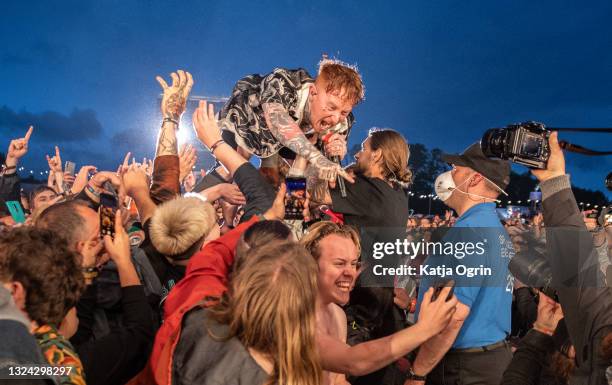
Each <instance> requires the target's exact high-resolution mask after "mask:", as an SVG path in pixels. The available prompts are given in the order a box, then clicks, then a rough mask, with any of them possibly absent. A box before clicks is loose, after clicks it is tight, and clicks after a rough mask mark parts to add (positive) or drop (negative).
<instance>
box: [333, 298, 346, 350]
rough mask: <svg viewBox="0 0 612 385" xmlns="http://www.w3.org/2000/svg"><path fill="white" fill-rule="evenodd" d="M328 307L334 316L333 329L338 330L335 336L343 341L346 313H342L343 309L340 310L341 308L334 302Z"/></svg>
mask: <svg viewBox="0 0 612 385" xmlns="http://www.w3.org/2000/svg"><path fill="white" fill-rule="evenodd" d="M330 307H331V311H332V314H333V317H334V325H335V329H336V331H337V332H338V334H337V336H338V337H339V338H340V339H341V340H342V341H343V342H346V333H347V330H346V314H345V313H344V310H342V308H341V307H340V306H338V305H336V304H335V303H332V304H331V305H330Z"/></svg>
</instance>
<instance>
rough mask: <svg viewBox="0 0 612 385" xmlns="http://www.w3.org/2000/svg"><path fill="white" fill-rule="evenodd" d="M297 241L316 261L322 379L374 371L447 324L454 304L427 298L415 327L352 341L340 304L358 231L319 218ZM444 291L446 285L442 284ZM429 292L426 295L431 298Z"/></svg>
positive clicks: (352, 275) (353, 267) (353, 275)
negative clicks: (426, 306)
mask: <svg viewBox="0 0 612 385" xmlns="http://www.w3.org/2000/svg"><path fill="white" fill-rule="evenodd" d="M300 243H301V244H302V245H303V246H304V247H305V248H306V249H307V250H308V251H309V252H310V254H311V255H312V256H313V257H314V259H315V260H316V261H317V265H318V268H319V274H318V277H317V278H318V295H317V299H316V317H317V345H318V348H319V354H320V357H321V364H322V367H323V369H324V370H325V371H324V383H325V384H347V381H346V375H347V374H350V375H353V376H363V375H366V374H368V373H372V372H375V371H377V370H379V369H380V368H382V367H385V366H386V365H389V364H390V363H391V362H393V361H396V360H397V359H399V358H400V357H402V356H403V355H405V354H407V353H408V352H410V351H412V350H414V349H415V348H417V347H418V346H419V345H421V344H422V343H424V342H425V341H426V340H428V339H429V338H431V337H432V336H434V335H437V334H438V333H439V332H440V331H441V330H442V329H444V328H445V327H446V326H447V325H448V321H449V320H450V316H451V315H452V313H454V310H455V306H456V305H457V301H456V298H454V297H453V299H452V300H451V301H449V302H442V301H434V302H430V308H429V310H430V316H429V318H428V319H424V318H423V319H420V320H419V323H417V324H416V325H415V326H413V327H410V328H406V329H403V330H400V331H398V332H397V333H395V334H392V335H390V336H387V337H384V338H379V339H376V340H372V341H367V342H364V343H359V344H356V345H354V346H349V345H348V344H347V343H346V340H347V319H346V315H345V314H344V310H343V309H342V308H341V306H344V305H346V304H347V303H348V301H349V298H350V292H351V290H352V289H353V286H354V285H355V280H356V279H357V275H358V271H359V267H358V266H359V253H360V248H361V245H360V241H359V234H358V233H357V231H356V230H355V229H354V228H352V227H350V226H344V225H338V224H335V223H332V222H326V221H324V222H318V223H316V224H314V225H312V226H311V227H310V228H309V229H308V233H307V234H306V235H305V236H304V237H303V238H302V239H301V240H300ZM445 290H446V291H445V293H447V294H448V292H449V289H445ZM431 294H432V291H431V290H430V291H429V293H428V294H427V295H428V297H429V298H430V299H431Z"/></svg>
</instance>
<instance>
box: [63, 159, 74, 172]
mask: <svg viewBox="0 0 612 385" xmlns="http://www.w3.org/2000/svg"><path fill="white" fill-rule="evenodd" d="M75 170H76V164H75V163H74V162H71V161H69V160H67V161H66V164H65V165H64V172H65V173H68V174H70V175H74V172H75Z"/></svg>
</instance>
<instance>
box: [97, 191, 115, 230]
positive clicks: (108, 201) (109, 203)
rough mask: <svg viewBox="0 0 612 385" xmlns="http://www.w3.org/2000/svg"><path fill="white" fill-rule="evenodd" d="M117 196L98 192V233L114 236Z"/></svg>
mask: <svg viewBox="0 0 612 385" xmlns="http://www.w3.org/2000/svg"><path fill="white" fill-rule="evenodd" d="M117 207H118V206H117V197H116V196H114V195H112V194H107V193H101V194H100V209H99V210H100V211H99V214H100V235H101V236H102V237H104V236H105V235H110V236H111V237H112V238H114V237H115V214H116V213H117Z"/></svg>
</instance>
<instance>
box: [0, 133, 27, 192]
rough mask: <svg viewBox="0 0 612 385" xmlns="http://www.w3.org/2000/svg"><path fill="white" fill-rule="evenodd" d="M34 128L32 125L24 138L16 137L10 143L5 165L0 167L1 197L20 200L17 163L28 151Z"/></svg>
mask: <svg viewBox="0 0 612 385" xmlns="http://www.w3.org/2000/svg"><path fill="white" fill-rule="evenodd" d="M33 130H34V128H33V127H32V126H30V128H29V129H28V132H26V134H25V136H24V137H23V138H19V139H14V140H12V141H11V143H9V147H8V151H7V153H6V160H5V162H4V167H1V168H0V197H1V198H3V199H4V200H7V201H10V200H14V201H19V190H20V189H21V187H20V183H19V175H18V174H17V164H18V163H19V159H20V158H22V157H23V156H24V155H25V154H27V153H28V142H29V141H30V136H31V135H32V131H33Z"/></svg>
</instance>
